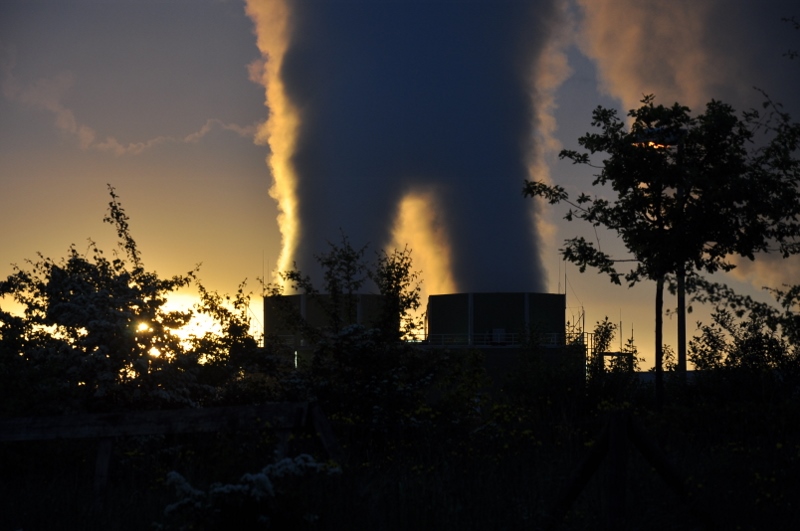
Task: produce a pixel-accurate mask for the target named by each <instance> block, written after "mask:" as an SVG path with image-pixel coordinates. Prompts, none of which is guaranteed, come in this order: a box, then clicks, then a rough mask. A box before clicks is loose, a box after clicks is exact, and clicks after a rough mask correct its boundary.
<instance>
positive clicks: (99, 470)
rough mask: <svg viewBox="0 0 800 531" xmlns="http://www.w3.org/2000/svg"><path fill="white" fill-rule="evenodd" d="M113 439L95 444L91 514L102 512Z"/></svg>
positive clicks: (108, 438)
mask: <svg viewBox="0 0 800 531" xmlns="http://www.w3.org/2000/svg"><path fill="white" fill-rule="evenodd" d="M113 447H114V439H112V438H111V437H104V438H102V439H100V441H99V442H98V444H97V462H96V463H95V468H94V499H93V501H92V512H93V513H99V512H101V511H102V510H103V502H104V500H105V496H106V490H107V489H108V468H109V465H110V463H111V450H112V449H113Z"/></svg>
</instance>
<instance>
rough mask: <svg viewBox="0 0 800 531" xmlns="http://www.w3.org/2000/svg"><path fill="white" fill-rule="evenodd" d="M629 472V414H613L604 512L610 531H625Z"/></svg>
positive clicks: (620, 412)
mask: <svg viewBox="0 0 800 531" xmlns="http://www.w3.org/2000/svg"><path fill="white" fill-rule="evenodd" d="M627 471H628V414H627V412H625V411H615V412H613V413H611V417H610V419H609V431H608V461H607V462H606V470H605V472H606V474H605V475H606V485H605V496H604V498H605V499H604V504H603V510H604V511H605V513H606V514H605V515H604V516H605V518H604V520H605V525H606V529H608V530H609V531H619V530H621V529H625V520H626V519H625V498H626V489H627Z"/></svg>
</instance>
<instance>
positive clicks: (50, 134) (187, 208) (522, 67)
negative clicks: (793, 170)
mask: <svg viewBox="0 0 800 531" xmlns="http://www.w3.org/2000/svg"><path fill="white" fill-rule="evenodd" d="M798 11H800V10H798V9H797V8H796V6H795V4H794V2H790V1H780V0H766V1H760V2H751V1H746V0H734V1H731V0H726V1H723V0H672V1H669V2H666V1H664V2H662V1H655V0H654V1H646V2H642V1H641V0H639V1H633V0H530V1H525V2H521V1H511V0H509V1H503V0H500V1H498V0H494V1H488V0H487V1H471V2H467V1H438V0H431V1H426V2H419V1H410V0H394V1H392V0H372V1H366V0H365V1H358V0H351V1H337V0H326V1H319V0H298V1H292V0H263V1H259V0H251V1H247V2H245V1H241V0H227V1H226V0H195V1H191V2H190V1H188V0H161V1H145V2H141V1H133V0H92V1H81V0H27V1H16V0H6V1H4V2H3V3H2V4H0V277H6V276H7V275H9V274H11V273H12V271H13V264H19V265H23V266H24V260H25V259H35V258H36V253H37V252H41V253H42V254H44V255H45V256H50V257H53V258H58V257H61V256H65V254H66V250H67V248H68V247H69V245H71V244H75V246H76V247H77V248H78V249H79V250H83V249H85V248H86V247H87V246H88V243H89V238H91V240H93V241H95V242H97V243H98V245H99V246H100V247H101V248H104V249H107V250H110V249H112V248H113V246H114V236H115V234H114V232H113V229H112V228H111V227H110V226H108V225H105V224H103V223H102V218H103V215H104V214H105V211H106V208H107V203H108V199H109V197H108V190H107V185H108V184H110V185H112V186H114V187H115V189H116V192H117V194H118V195H119V196H120V198H121V202H122V205H123V207H124V208H125V210H126V212H127V213H128V215H129V216H130V218H131V230H132V233H133V236H134V238H135V239H136V241H137V242H138V244H139V247H140V250H141V251H142V253H143V258H144V263H145V266H146V267H148V268H149V269H150V270H155V271H157V272H158V273H159V274H160V275H162V276H170V275H174V274H180V273H185V272H187V271H189V270H191V269H193V268H194V267H195V266H196V265H197V264H202V265H201V266H200V272H199V277H200V279H201V280H202V282H203V283H204V285H205V286H206V287H207V288H209V289H212V290H217V291H219V292H223V293H225V292H228V293H229V292H233V291H235V290H236V288H237V286H238V285H239V284H240V283H241V282H242V281H244V280H245V279H246V280H247V282H248V286H249V289H251V290H252V291H253V292H254V294H255V295H259V294H260V285H259V283H258V281H257V278H259V277H264V276H266V277H267V278H268V279H271V278H272V274H273V273H274V272H275V271H278V270H281V269H286V268H288V267H291V266H292V264H294V263H296V264H297V265H298V267H300V269H301V270H303V271H308V272H310V273H312V274H314V273H315V272H316V270H315V269H314V268H315V265H314V258H313V257H314V254H318V253H320V252H324V251H325V250H326V248H327V242H329V241H338V240H339V238H340V235H341V234H342V233H344V234H346V235H347V236H348V237H349V239H350V241H351V242H352V243H353V244H354V245H357V246H360V245H364V244H369V245H370V249H372V251H377V250H379V249H383V248H385V249H391V248H394V247H400V248H402V247H403V246H404V245H406V244H407V245H408V246H409V247H410V248H411V249H412V256H413V258H414V260H415V264H416V265H417V266H418V268H419V269H420V270H421V271H422V277H423V278H424V280H425V284H424V295H427V294H432V293H447V292H453V291H545V292H561V293H566V294H567V305H568V310H567V318H568V320H570V321H581V322H582V321H583V320H585V322H586V325H587V328H591V327H592V326H593V324H594V323H595V322H596V321H598V320H601V319H602V318H603V317H604V316H608V317H609V318H610V319H611V320H612V321H614V322H621V323H622V329H623V332H624V335H625V336H629V335H630V334H631V333H633V334H634V336H635V339H636V343H637V345H638V346H639V348H640V350H641V351H642V352H643V353H644V355H645V357H646V358H647V361H646V363H645V364H644V367H645V368H646V367H647V366H648V364H649V365H652V350H653V349H652V341H653V339H652V338H653V327H654V324H653V323H654V318H653V316H654V313H653V305H654V304H653V300H654V293H655V286H654V283H651V282H644V283H642V284H641V285H638V286H636V287H634V288H632V289H628V288H626V287H618V286H614V285H612V284H611V283H610V282H609V281H608V279H607V278H605V277H602V276H600V275H598V274H596V273H595V272H593V271H587V272H586V273H584V274H580V273H579V272H578V271H577V269H576V268H575V267H574V266H572V265H569V264H565V263H564V262H563V261H562V260H561V258H560V255H559V253H558V249H559V247H560V246H561V244H562V242H563V241H564V239H566V238H570V237H573V236H577V235H584V236H586V237H587V238H589V239H591V240H592V241H599V243H600V246H601V248H602V249H603V250H605V251H608V252H610V253H612V254H613V255H615V256H618V257H624V255H625V254H626V253H625V249H624V247H623V246H622V245H621V244H620V243H619V241H618V240H617V239H616V237H615V236H614V234H610V233H603V232H602V231H600V232H598V233H597V234H595V232H594V231H593V230H592V229H591V228H589V227H585V226H582V225H580V224H579V223H575V222H573V223H568V222H566V221H564V220H563V219H562V217H563V214H564V211H563V209H560V208H559V207H545V206H542V205H539V204H537V203H536V201H534V200H532V199H525V198H523V197H522V194H521V190H522V183H523V182H524V180H525V179H544V180H547V181H549V182H552V183H557V184H560V185H562V186H564V187H565V188H566V189H567V190H568V191H570V192H571V193H573V194H576V193H579V192H581V191H590V189H591V181H592V172H591V170H590V169H589V168H585V167H576V166H572V165H570V164H568V163H566V162H564V161H559V160H558V157H557V154H558V151H559V150H560V149H562V148H577V147H578V145H577V138H578V137H580V136H581V135H582V134H584V133H585V132H587V131H589V130H590V128H591V127H590V122H591V112H592V110H593V109H594V108H595V107H596V106H597V105H603V106H607V107H612V108H616V109H619V110H620V112H622V113H624V112H625V111H627V110H628V109H631V108H633V107H636V106H638V102H639V100H640V99H641V97H642V95H644V94H651V93H652V94H655V95H656V101H657V102H658V103H664V104H672V103H674V102H676V101H679V102H680V103H682V104H684V105H687V106H689V107H690V108H692V109H693V110H695V111H702V109H703V106H704V104H705V103H706V102H708V101H709V100H710V99H712V98H714V99H719V100H723V101H725V102H728V103H730V104H732V105H734V107H736V108H737V109H745V108H751V107H757V106H759V105H760V103H761V101H762V97H761V94H760V93H759V92H758V91H757V90H755V88H754V87H758V88H760V89H762V90H764V91H766V92H767V93H768V94H769V95H770V97H771V98H772V99H773V100H775V101H778V102H781V103H782V104H783V105H784V106H785V109H786V110H788V111H789V112H791V113H792V114H793V116H794V117H795V118H796V119H800V98H798V88H800V59H798V60H794V61H793V60H790V59H789V58H787V57H786V56H785V54H786V52H787V51H788V50H790V49H800V31H797V30H795V29H794V28H793V26H792V25H791V24H788V23H786V22H783V21H782V20H781V18H782V17H789V16H793V15H795V16H798V17H800V12H798ZM597 193H603V192H602V191H600V190H598V191H597ZM372 251H371V252H372ZM798 269H799V268H798V261H797V260H789V261H782V260H777V259H775V258H774V257H757V260H756V261H755V262H753V263H749V262H743V263H741V264H740V267H739V268H737V269H736V270H735V271H734V272H733V273H731V274H728V275H725V276H720V277H719V279H720V280H723V281H725V282H728V283H730V284H731V285H733V286H734V287H735V288H737V289H739V290H741V291H743V292H745V293H750V294H753V295H755V296H758V297H761V298H762V299H767V297H766V296H765V295H764V294H763V292H762V290H761V288H762V286H765V285H766V286H780V285H781V284H782V283H785V282H796V278H797V275H796V272H797V271H798ZM2 304H4V305H7V304H8V303H7V302H5V301H4V302H3V303H2ZM674 305H675V302H674V298H673V297H671V296H668V297H667V299H666V307H668V308H669V307H674ZM4 307H5V306H4ZM255 307H256V308H257V307H258V302H256V303H255ZM254 316H255V318H256V320H258V319H260V318H261V315H260V311H259V310H254ZM698 319H703V320H706V321H707V320H708V311H707V310H705V309H702V308H697V309H696V310H695V312H694V313H693V315H691V316H690V318H689V334H690V335H692V333H693V330H694V328H695V327H694V326H693V324H694V322H695V321H696V320H698ZM675 327H676V324H675V320H674V319H673V320H670V319H667V320H666V327H665V341H666V342H667V343H671V344H672V345H674V337H675V331H674V329H675Z"/></svg>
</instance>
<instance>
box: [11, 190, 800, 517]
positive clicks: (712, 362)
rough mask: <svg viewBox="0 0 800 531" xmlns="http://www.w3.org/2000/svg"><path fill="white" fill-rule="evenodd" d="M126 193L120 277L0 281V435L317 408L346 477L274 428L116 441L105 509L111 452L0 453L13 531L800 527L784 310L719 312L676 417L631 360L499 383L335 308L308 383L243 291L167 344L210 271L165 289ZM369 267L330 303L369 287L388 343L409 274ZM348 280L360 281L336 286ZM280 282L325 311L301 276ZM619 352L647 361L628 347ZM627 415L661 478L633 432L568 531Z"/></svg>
mask: <svg viewBox="0 0 800 531" xmlns="http://www.w3.org/2000/svg"><path fill="white" fill-rule="evenodd" d="M111 192H112V201H111V203H110V209H109V216H108V218H107V221H109V222H110V223H111V224H112V225H114V227H115V228H116V229H117V231H118V233H119V236H120V242H121V247H120V249H119V251H118V254H117V255H116V257H115V258H114V259H111V260H109V259H106V258H105V257H104V255H103V254H102V252H100V251H99V250H97V251H95V252H94V253H93V254H92V255H91V256H88V257H87V256H85V255H81V254H79V253H77V252H75V251H74V250H73V251H71V252H70V254H69V256H68V257H67V259H65V260H62V261H61V262H54V261H52V260H50V259H46V258H41V259H40V260H39V261H38V262H35V263H30V264H29V266H30V267H29V269H27V270H24V269H19V270H18V271H17V272H16V273H15V274H14V275H12V276H11V277H9V278H8V279H6V280H5V281H3V282H0V293H2V294H4V295H8V296H11V297H14V298H16V299H17V300H18V301H20V302H22V303H23V304H24V306H25V314H24V315H23V316H14V315H11V314H10V313H7V312H3V311H0V318H1V319H2V320H0V395H1V398H2V401H0V414H2V417H3V418H4V419H8V418H16V417H30V416H53V415H60V416H66V415H72V414H89V413H97V414H100V413H113V412H126V411H146V410H168V409H169V410H173V409H180V408H191V409H198V408H210V407H216V406H236V405H248V404H261V403H271V402H312V403H315V404H318V405H319V406H320V408H321V409H322V410H323V411H324V412H325V414H326V415H327V418H328V419H329V421H330V423H331V425H332V428H333V432H334V435H335V437H336V440H337V441H338V444H339V445H340V447H341V455H339V456H338V459H332V457H331V455H330V454H329V452H328V451H326V447H325V446H324V445H323V444H322V441H321V440H320V437H318V435H317V433H315V432H314V430H308V429H297V430H295V431H294V432H293V433H292V434H291V436H290V437H289V439H288V444H284V442H285V441H283V440H282V439H281V436H280V433H278V432H277V431H276V430H274V429H273V428H271V427H270V423H269V419H264V421H263V422H258V423H255V424H254V425H252V426H240V427H239V428H238V429H235V430H232V431H230V430H228V431H220V432H212V433H201V434H192V433H169V432H167V433H164V434H161V435H150V436H136V437H127V438H125V437H123V438H119V439H118V440H116V441H115V442H114V445H113V453H112V456H111V462H110V470H109V482H108V486H107V489H106V492H105V493H104V494H105V496H104V504H103V505H102V507H98V506H97V505H95V504H94V502H95V498H94V493H93V488H94V486H93V481H94V477H93V474H94V467H95V460H96V456H97V448H98V446H97V441H95V440H91V439H83V440H82V439H75V440H62V441H56V442H53V441H34V442H25V443H20V442H3V443H0V447H2V452H0V478H2V483H1V484H0V514H2V515H3V516H2V518H0V528H2V529H9V530H17V529H24V530H37V529H48V530H49V529H103V530H105V529H120V530H123V529H131V530H139V529H153V528H155V529H203V530H213V529H226V530H227V529H292V530H302V529H348V530H349V529H371V530H372V529H374V530H382V529H385V530H395V529H396V530H409V529H437V530H440V529H459V530H462V529H481V530H483V529H547V528H553V529H564V530H571V529H576V530H577V529H602V528H604V527H606V525H607V523H608V522H610V521H614V522H616V524H615V525H616V528H617V529H620V528H628V529H645V528H646V529H650V530H661V529H664V530H672V529H703V528H712V527H713V528H717V529H793V528H794V526H793V525H792V524H793V523H796V522H797V521H800V505H799V504H798V503H797V500H798V499H800V482H798V481H797V479H796V478H797V477H800V422H798V421H800V394H799V393H798V390H800V370H799V368H800V366H799V365H798V361H797V350H796V348H795V346H794V345H796V342H795V341H794V338H795V335H794V334H795V332H796V331H797V329H798V327H797V326H794V325H793V323H794V321H792V320H791V319H792V314H791V312H789V311H788V310H787V311H786V312H782V311H778V310H775V311H773V312H772V313H770V311H768V310H767V309H766V308H764V307H759V306H756V305H752V304H750V305H749V306H747V305H748V304H749V302H748V301H746V300H743V299H735V300H734V304H736V305H738V306H737V308H739V309H741V308H747V311H742V312H741V313H740V315H739V316H737V314H736V313H735V312H734V313H725V312H724V311H721V312H720V313H718V314H717V317H716V319H715V322H714V323H712V324H710V325H708V326H706V327H704V328H703V329H702V331H701V334H700V335H699V336H698V337H697V338H696V339H695V340H694V341H693V342H692V344H691V345H690V359H691V360H692V361H693V362H694V363H695V364H696V365H698V366H702V367H703V368H704V369H705V370H704V371H703V372H702V373H698V374H696V375H695V376H694V377H693V378H692V379H691V380H690V381H688V382H685V381H683V380H682V378H681V377H680V375H679V373H677V372H671V371H667V373H666V376H667V377H666V378H665V397H666V400H665V404H664V406H663V408H662V409H661V410H660V411H659V410H658V408H656V403H655V400H654V396H655V394H654V390H653V388H652V387H651V385H650V384H648V383H643V382H642V380H640V379H639V378H638V377H637V376H635V375H634V374H633V373H631V372H629V370H628V366H627V365H626V364H624V363H615V362H614V361H613V360H612V363H611V364H610V365H609V366H608V367H604V368H603V369H602V370H601V368H600V366H599V365H598V364H597V363H595V360H594V359H591V358H590V359H589V363H588V366H589V370H588V371H586V370H585V367H584V366H582V365H581V366H579V367H577V368H576V367H574V366H570V364H569V363H566V362H564V363H562V362H559V361H558V359H559V358H558V356H553V355H552V354H553V352H552V351H549V352H544V350H542V349H541V348H539V347H538V346H537V344H536V340H535V334H532V335H531V337H530V344H529V346H528V348H526V349H524V351H523V352H522V353H521V355H520V359H519V364H518V367H517V369H516V370H515V371H514V372H513V373H512V374H509V375H492V376H493V378H494V382H490V381H489V375H487V373H486V371H485V369H484V367H485V366H486V365H487V364H486V363H485V361H486V360H485V359H484V354H482V353H480V352H477V351H471V350H466V349H464V350H451V351H446V350H442V349H431V348H425V347H424V346H423V345H419V344H415V343H406V342H403V341H401V340H400V339H399V338H398V337H397V335H396V334H394V333H386V331H384V330H381V329H366V328H363V327H360V326H348V325H346V323H344V322H341V320H340V319H339V317H341V316H342V315H346V311H345V312H343V311H342V308H341V307H338V308H331V311H332V312H334V313H332V315H335V316H337V319H333V320H332V322H334V323H335V328H333V327H332V328H331V329H326V330H317V331H316V332H317V336H316V337H315V346H314V348H313V350H312V351H311V354H310V357H309V358H308V359H307V360H306V362H305V363H301V364H300V366H299V367H297V368H295V367H294V353H293V352H292V351H291V350H288V349H287V348H286V347H285V346H284V345H283V344H282V343H281V342H280V341H277V340H276V339H274V338H266V340H265V341H264V343H263V344H259V342H258V341H256V340H255V339H254V338H253V337H251V336H250V334H249V332H248V330H249V321H248V317H247V315H248V314H247V296H246V295H245V294H244V291H243V290H240V292H239V293H238V294H237V295H236V296H234V297H232V298H231V299H228V302H226V299H225V298H224V297H221V296H219V295H216V294H214V293H211V292H208V291H207V290H205V289H204V288H203V287H202V286H200V285H196V287H197V289H198V290H199V293H200V302H199V303H198V306H197V307H196V308H195V309H194V311H195V312H201V313H205V314H208V315H211V316H212V317H214V319H215V320H216V321H217V322H218V323H219V325H220V331H218V332H214V333H211V332H209V333H207V334H204V335H202V336H193V337H190V338H189V339H178V338H177V336H174V334H173V333H172V332H171V331H172V330H174V329H178V328H180V327H181V326H182V325H183V324H185V322H186V321H187V320H188V319H189V318H190V317H191V315H190V313H191V312H185V313H181V312H166V311H164V310H163V304H164V301H165V297H166V295H168V294H169V293H170V292H171V291H174V290H175V289H177V288H178V287H184V286H187V285H191V284H192V283H193V282H196V281H195V280H194V274H190V275H188V276H186V277H174V278H173V279H170V280H167V281H165V280H161V279H159V278H158V276H157V275H155V273H148V272H146V270H145V269H144V267H143V266H142V262H141V257H140V255H139V252H138V249H137V248H136V244H135V242H134V241H133V239H132V238H131V237H130V233H129V231H128V225H127V217H126V216H125V213H124V211H123V210H122V208H121V206H120V205H119V203H118V202H117V198H116V196H115V195H114V192H113V190H112V191H111ZM363 256H364V253H363V250H361V251H354V250H353V249H352V248H350V247H349V244H348V243H347V241H346V239H345V240H343V243H342V245H341V246H332V249H331V252H330V253H329V254H327V255H323V256H322V257H321V258H322V259H323V260H321V261H322V262H324V261H325V260H327V259H331V258H336V259H335V260H333V261H332V262H330V263H331V264H332V266H335V267H330V268H328V269H327V270H326V271H327V273H328V275H327V276H326V280H325V286H324V287H323V288H324V289H323V292H325V293H327V294H329V299H327V300H335V301H339V302H338V303H337V304H342V305H346V304H347V303H348V302H347V301H348V300H349V296H350V294H351V291H348V290H350V289H353V290H354V291H356V292H357V291H358V289H357V288H359V287H360V286H359V285H358V283H359V282H363V281H366V279H368V278H369V279H373V280H374V281H375V284H376V285H377V286H378V289H379V290H380V292H381V293H382V294H383V295H384V296H385V297H387V300H389V301H390V303H389V304H387V307H388V308H389V309H390V310H391V311H392V312H395V317H393V318H392V319H388V318H387V322H392V323H395V324H400V325H403V326H408V327H411V328H413V322H412V320H411V319H410V317H409V314H408V311H409V310H410V309H413V308H414V307H415V304H418V295H417V298H415V293H418V290H416V287H417V286H416V284H415V280H416V277H415V276H414V275H410V274H409V271H410V259H409V256H408V253H407V252H406V251H403V252H400V253H395V254H394V255H385V254H384V255H380V256H379V258H378V262H377V263H378V265H377V267H375V268H374V269H369V268H368V267H367V266H366V265H364V263H363V261H362V259H363ZM347 264H350V265H351V266H352V265H354V264H355V266H356V267H349V266H348V267H339V266H342V265H347ZM354 279H355V280H356V282H353V280H354ZM392 279H393V280H392ZM287 280H289V281H292V282H298V281H299V282H300V283H305V285H301V286H299V287H300V288H301V289H306V290H307V292H309V293H313V290H312V289H311V286H310V284H308V282H309V281H308V279H307V278H305V277H303V276H302V275H300V274H299V273H297V272H292V273H291V274H288V275H287ZM337 290H338V291H337ZM274 294H275V293H274V292H273V295H274ZM330 294H334V295H336V296H334V297H330ZM779 297H781V299H780V300H781V301H782V303H783V302H785V301H787V300H789V299H790V298H792V297H796V294H794V291H790V292H787V293H781V294H779ZM743 305H744V306H743ZM789 307H792V304H789V305H788V306H786V308H789ZM345 309H346V308H345ZM748 311H749V312H750V313H747V312H748ZM289 317H290V319H288V320H289V321H291V316H289ZM298 330H301V331H302V330H303V323H298ZM305 332H309V331H308V330H305ZM613 332H614V330H613V325H610V324H609V323H608V322H605V323H599V325H598V329H597V330H596V333H597V335H598V336H599V337H600V338H601V339H602V340H603V341H607V342H609V343H610V341H611V338H612V335H613ZM572 348H577V347H575V346H573V347H572ZM154 349H155V350H154ZM601 350H602V348H601ZM626 352H627V353H628V354H630V355H631V357H632V358H634V359H635V357H636V351H635V347H634V346H633V345H632V344H629V345H628V346H627V347H626ZM486 355H490V354H486ZM564 359H567V356H565V357H564ZM667 365H668V367H667V368H668V369H669V367H670V364H669V363H668V364H667ZM619 412H625V415H627V418H629V419H630V421H631V422H632V423H634V424H635V425H636V426H637V427H638V429H640V430H641V431H642V432H644V433H645V434H647V436H648V437H649V439H650V440H652V441H655V444H656V445H657V446H658V447H659V451H660V452H662V453H663V454H664V455H665V456H666V460H667V462H668V471H667V473H666V474H665V472H664V470H663V469H658V467H654V466H653V463H652V461H650V460H648V459H647V458H645V456H643V455H642V454H641V453H640V452H639V450H638V447H636V446H635V445H633V444H630V441H628V444H626V441H625V440H624V439H625V437H624V435H625V434H624V432H622V434H623V437H622V439H623V440H621V441H620V440H617V441H616V442H614V443H609V445H610V446H609V448H610V450H611V451H610V455H612V456H613V459H612V458H611V457H608V458H606V462H616V463H618V465H617V466H616V467H614V466H611V467H608V466H605V465H601V466H600V467H599V468H598V469H597V470H596V471H592V472H593V473H592V475H591V477H590V479H589V480H588V482H587V484H586V485H585V486H584V487H583V488H581V489H579V490H576V496H575V499H574V502H572V503H570V504H568V510H567V512H566V514H565V515H564V516H563V518H554V516H556V511H555V507H556V506H557V504H558V502H559V500H561V501H563V500H564V499H569V498H570V497H569V496H565V493H568V492H569V487H570V485H573V484H574V480H575V478H576V474H575V472H576V470H577V469H578V467H579V466H580V465H581V463H583V462H584V459H585V457H586V456H587V455H591V454H592V452H593V451H595V449H597V448H598V447H600V446H602V445H604V444H605V442H604V441H606V440H607V439H601V438H600V435H601V433H604V432H603V429H604V426H605V425H606V423H607V421H608V419H609V418H612V417H613V416H614V415H615V414H616V415H619ZM615 418H616V417H615ZM0 420H2V419H0ZM617 435H619V433H617ZM612 439H613V437H612ZM626 446H627V459H625V458H624V450H625V448H626ZM614 459H616V461H614ZM619 463H623V465H619ZM620 470H624V471H626V475H625V476H624V477H623V476H621V475H620V474H619V471H620ZM665 476H669V477H665ZM614 478H616V479H614ZM620 478H622V479H620ZM670 478H671V479H670ZM683 494H685V496H682V495H683ZM613 508H616V509H613ZM612 510H613V511H615V512H616V514H610V512H611V511H612ZM620 522H621V523H620Z"/></svg>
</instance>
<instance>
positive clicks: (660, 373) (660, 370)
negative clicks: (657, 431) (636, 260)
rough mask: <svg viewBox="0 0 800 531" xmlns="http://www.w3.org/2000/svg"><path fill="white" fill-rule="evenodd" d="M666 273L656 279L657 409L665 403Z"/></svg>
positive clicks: (659, 409)
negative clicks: (664, 334)
mask: <svg viewBox="0 0 800 531" xmlns="http://www.w3.org/2000/svg"><path fill="white" fill-rule="evenodd" d="M663 309H664V275H661V276H660V277H659V278H658V280H657V281H656V367H655V369H656V409H657V410H658V411H661V408H662V406H663V405H664V340H663V332H664V315H663Z"/></svg>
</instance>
